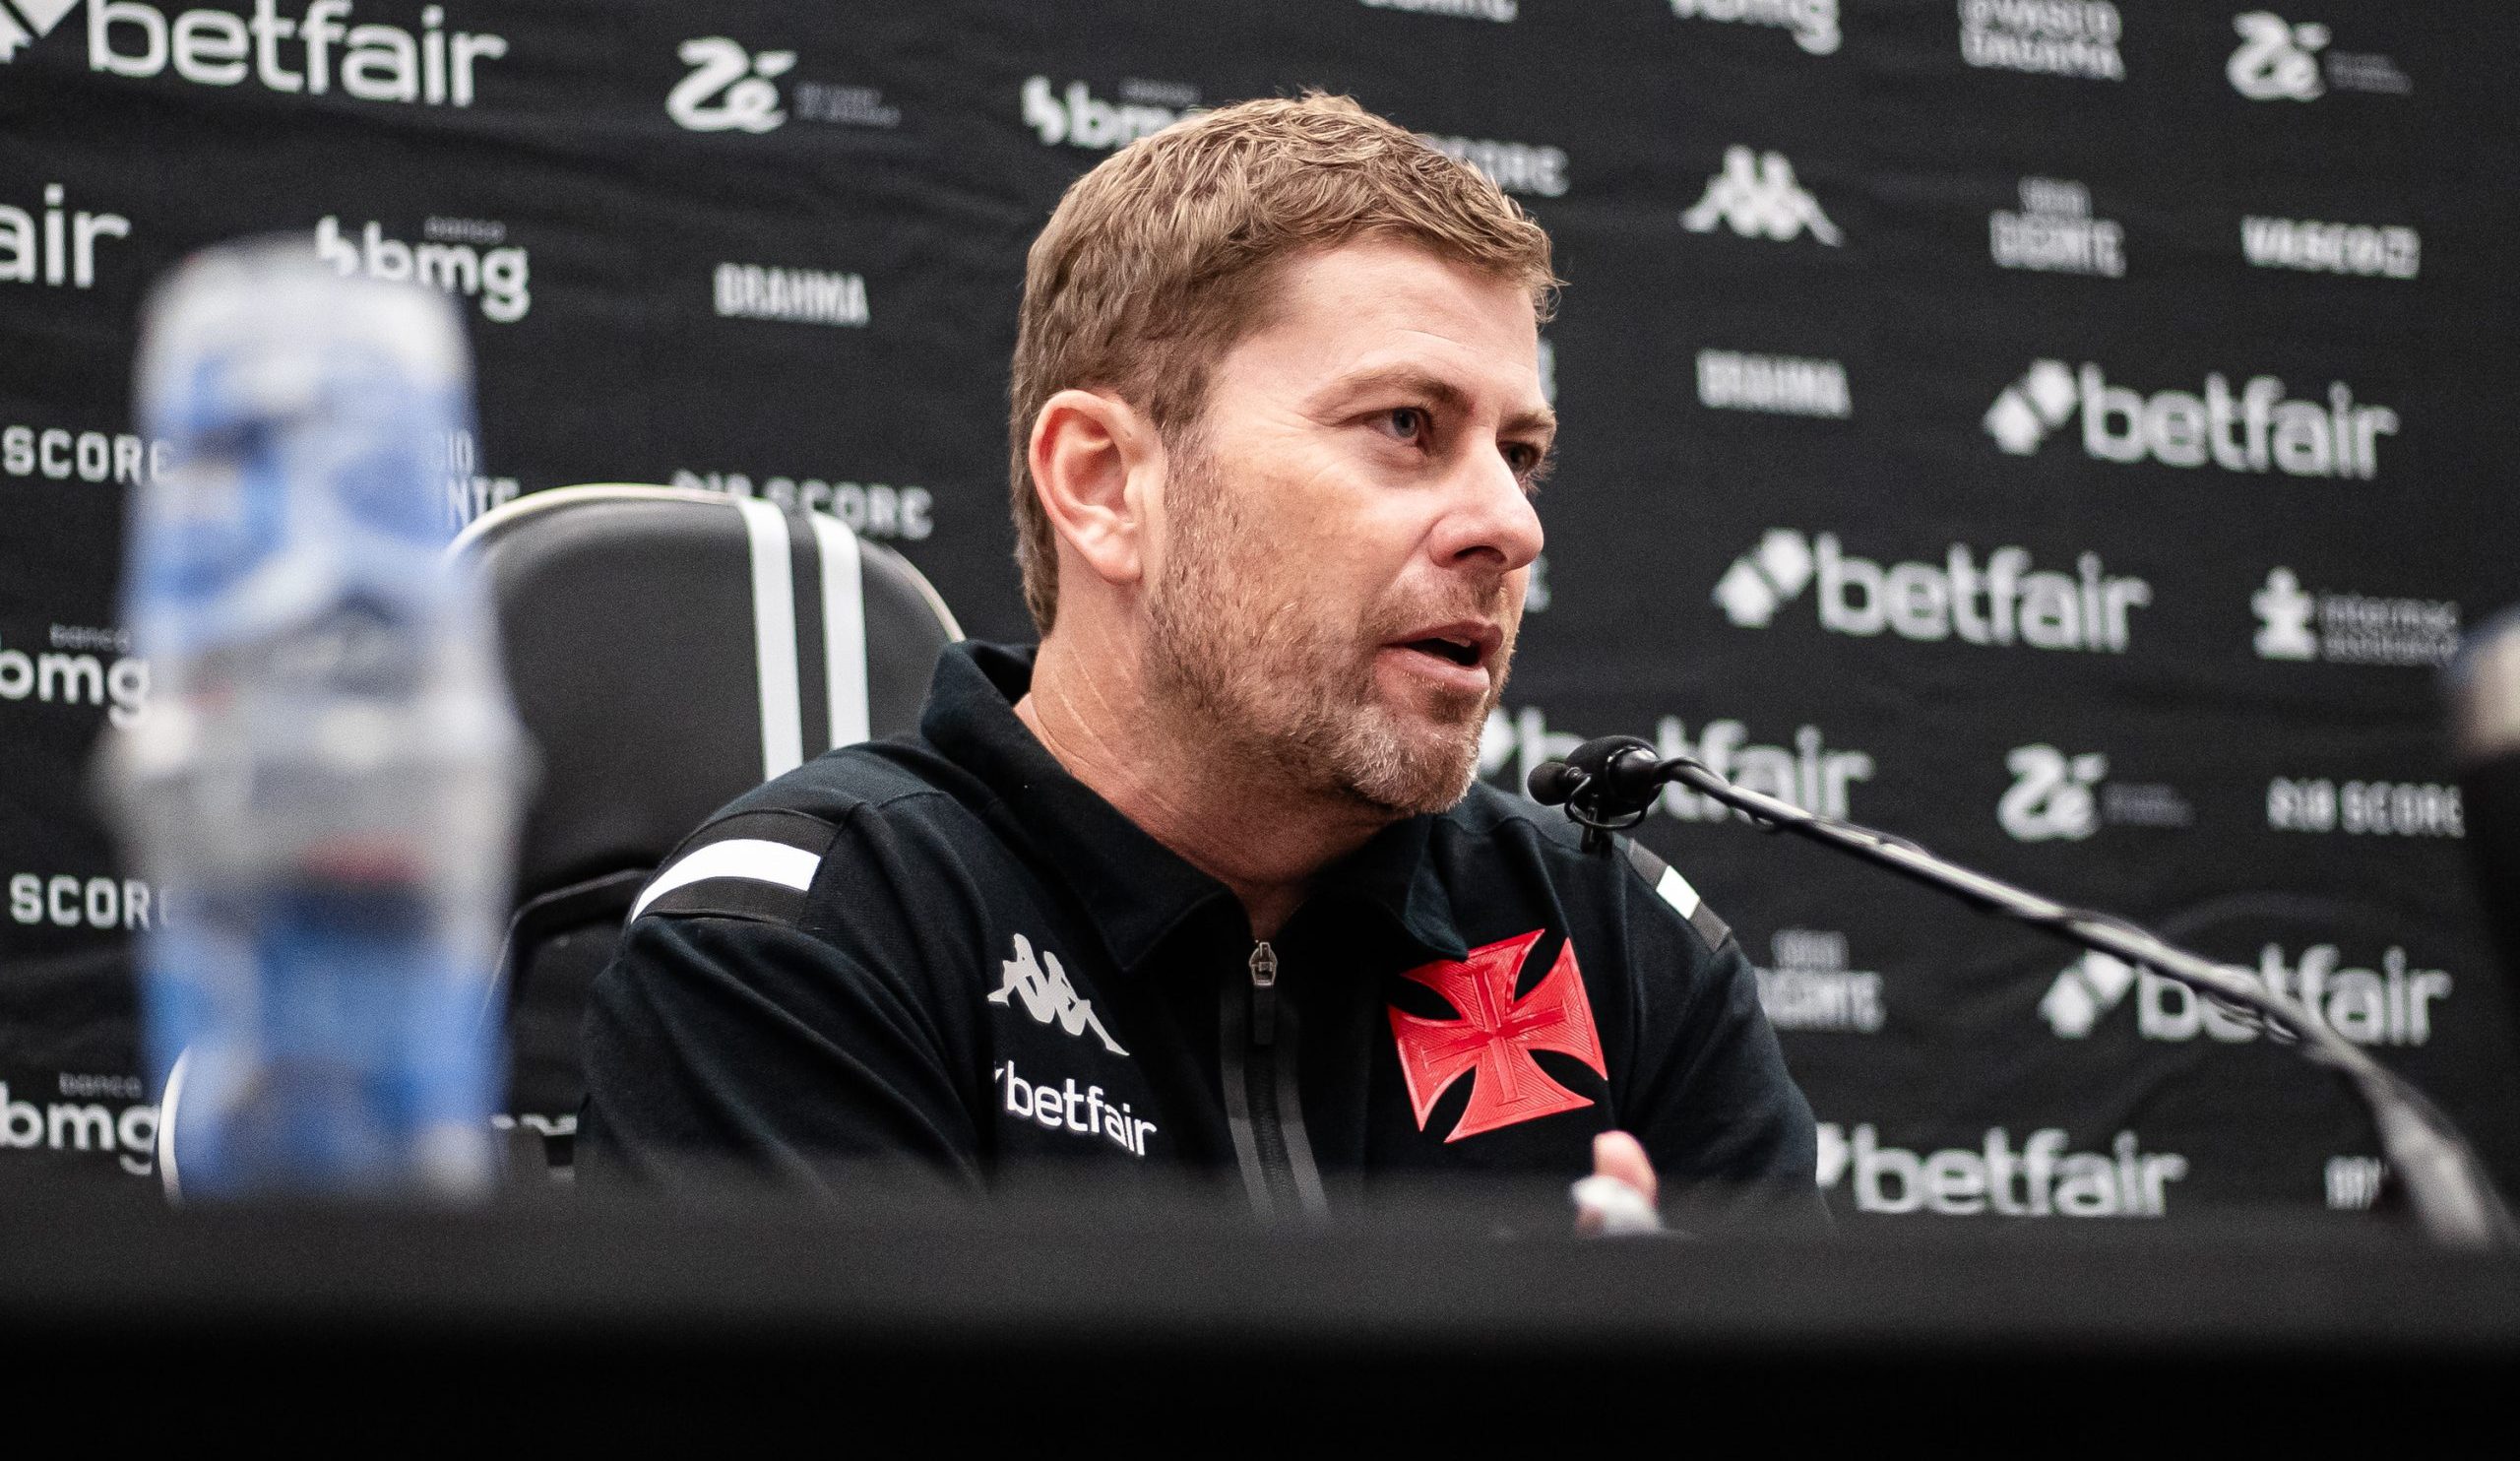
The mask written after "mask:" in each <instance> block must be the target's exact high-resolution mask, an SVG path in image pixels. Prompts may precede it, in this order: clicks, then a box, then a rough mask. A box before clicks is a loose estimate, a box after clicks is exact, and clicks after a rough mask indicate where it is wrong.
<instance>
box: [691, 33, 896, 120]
mask: <svg viewBox="0 0 2520 1461" xmlns="http://www.w3.org/2000/svg"><path fill="white" fill-rule="evenodd" d="M675 54H676V55H678V56H680V57H681V58H682V64H684V65H685V66H688V67H690V68H691V74H690V75H689V76H686V77H684V78H683V79H682V80H681V81H680V82H678V83H676V84H675V86H674V89H673V90H672V91H671V92H669V93H667V94H666V95H665V115H667V116H669V117H671V118H673V122H674V125H675V126H677V127H681V128H683V129H685V130H687V131H692V132H749V133H753V134H755V135H758V134H760V133H764V132H775V131H777V130H779V128H780V127H782V126H784V125H786V124H787V122H788V118H789V116H790V115H791V113H790V111H788V110H785V109H783V98H782V97H781V95H780V87H779V81H780V78H781V77H784V76H787V75H788V73H789V72H790V71H792V70H794V69H795V66H796V53H795V52H794V51H773V50H764V51H753V50H747V49H745V48H744V46H743V45H742V44H741V43H740V42H738V41H734V40H730V39H728V38H726V37H725V36H724V35H704V36H701V37H700V38H698V39H696V40H686V41H684V42H683V43H682V45H681V46H680V47H679V48H678V49H677V50H676V51H675ZM789 104H792V107H793V111H792V115H793V116H794V118H795V119H796V120H798V121H806V122H834V123H838V124H841V125H844V126H854V127H898V126H900V125H901V122H902V110H901V108H900V107H898V106H888V105H886V104H885V103H884V94H883V93H881V92H879V91H877V90H875V89H874V88H872V87H854V86H834V85H831V84H828V83H824V82H812V81H799V82H795V83H794V84H793V87H792V94H791V98H790V101H789Z"/></svg>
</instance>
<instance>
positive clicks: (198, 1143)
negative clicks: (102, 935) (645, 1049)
mask: <svg viewBox="0 0 2520 1461" xmlns="http://www.w3.org/2000/svg"><path fill="white" fill-rule="evenodd" d="M138 406H139V415H140V419H141V427H142V429H143V430H144V431H146V432H147V433H148V434H150V435H152V436H156V437H161V438H164V439H165V440H167V441H169V442H170V443H172V444H173V454H174V457H175V459H176V463H177V466H176V470H174V471H172V472H170V473H168V474H166V475H165V476H162V477H161V478H159V479H158V481H157V482H156V483H155V484H153V485H151V486H149V487H147V488H145V489H143V490H142V492H141V493H140V494H139V495H138V497H137V498H136V499H135V504H134V510H133V513H132V519H131V525H132V526H131V543H130V550H129V558H128V562H127V566H126V571H125V580H124V615H125V621H126V622H127V623H129V624H130V625H131V626H132V628H133V630H134V633H135V635H136V637H137V639H138V642H139V644H140V645H141V646H142V648H143V652H144V653H146V654H147V655H148V656H149V657H150V660H151V662H152V666H153V668H154V672H155V674H156V675H157V692H156V703H155V706H154V708H153V709H152V711H151V713H150V715H149V716H148V717H147V718H146V719H145V720H144V721H143V722H142V723H141V724H140V725H139V726H138V727H137V728H135V729H134V730H133V731H130V732H128V733H127V734H125V735H123V736H122V737H120V738H119V739H118V740H116V741H115V742H114V743H113V744H112V745H111V747H110V749H109V750H108V751H107V753H106V760H105V766H104V776H105V783H106V786H105V794H106V796H107V798H108V800H109V801H110V802H111V804H112V809H113V810H114V812H115V813H116V814H117V817H118V820H119V822H120V826H121V828H122V831H123V834H124V838H125V841H126V843H127V847H128V852H129V854H130V856H131V857H132V858H133V859H134V860H135V861H136V862H138V863H139V864H140V865H141V866H142V867H144V868H145V869H146V872H147V875H148V876H149V877H150V878H151V879H153V880H156V881H158V884H159V886H160V887H161V888H162V889H164V893H163V895H162V896H163V898H164V905H163V906H164V908H165V913H166V916H165V917H164V918H162V919H160V920H159V921H158V925H157V926H156V927H155V928H153V929H152V930H151V932H150V935H149V938H148V940H147V943H146V946H145V951H144V954H143V958H142V968H143V975H142V979H143V995H142V999H143V1009H144V1012H145V1016H146V1024H147V1051H148V1058H149V1062H150V1070H151V1073H152V1075H153V1077H154V1078H155V1079H157V1080H158V1081H160V1082H162V1084H163V1091H162V1095H161V1106H160V1112H161V1113H160V1128H159V1130H160V1137H159V1154H160V1159H161V1162H162V1165H163V1169H164V1175H165V1179H166V1182H167V1186H168V1190H169V1191H170V1192H175V1193H178V1194H180V1195H181V1196H184V1197H187V1198H190V1197H196V1196H219V1197H224V1196H237V1195H247V1194H254V1193H271V1192H284V1191H295V1192H320V1193H359V1194H369V1193H374V1194H390V1193H410V1194H431V1195H444V1196H459V1195H463V1194H467V1193H474V1192H479V1191H482V1190H484V1189H486V1188H487V1186H488V1185H489V1183H490V1181H491V1179H492V1176H493V1174H494V1171H495V1150H494V1148H493V1146H492V1144H491V1143H492V1134H491V1129H490V1124H489V1121H490V1114H491V1111H492V1106H493V1102H494V1100H495V1094H496V1089H497V1086H496V1082H497V1075H498V1061H497V1058H496V1055H497V1050H496V1042H497V1023H496V1021H495V1019H489V1020H485V1019H484V1018H483V1017H482V1015H483V1001H484V998H485V996H486V993H487V990H488V985H489V976H490V971H491V966H492V963H493V961H494V959H495V951H496V949H497V946H498V929H499V922H500V918H501V915H502V913H503V912H504V907H505V899H506V893H507V884H508V877H509V864H510V861H511V858H512V857H513V852H512V849H513V844H514V838H515V825H516V819H517V807H518V803H519V800H520V795H519V792H520V788H519V785H518V784H519V781H520V772H519V746H520V738H519V735H518V733H517V731H516V728H515V718H514V715H513V713H512V712H511V710H510V708H509V703H508V695H507V690H506V687H505V685H504V682H503V681H502V679H501V677H500V673H499V667H498V660H497V655H496V650H495V646H494V642H493V640H492V638H491V636H490V634H489V632H488V621H487V618H486V615H485V614H484V612H483V610H482V607H481V604H480V601H479V598H478V596H477V594H476V592H475V591H474V590H473V587H472V586H471V584H470V583H469V581H468V580H466V579H465V578H463V577H461V576H460V575H459V574H458V572H457V571H456V570H455V569H454V568H453V567H451V566H450V565H449V563H448V562H447V560H446V559H445V558H444V557H443V556H442V554H441V551H440V550H441V549H442V548H443V546H444V545H445V543H446V540H447V539H448V537H449V536H450V525H449V524H448V522H447V520H446V518H445V516H444V514H443V509H442V507H441V504H440V501H439V498H440V495H441V493H440V484H441V482H442V481H443V479H444V477H445V476H446V469H445V462H446V459H447V453H448V450H449V445H450V443H451V442H453V441H454V440H456V439H457V433H459V432H464V431H469V430H470V429H471V426H472V375H471V361H470V358H469V355H468V353H467V350H466V348H465V344H464V339H463V336H462V334H461V332H460V330H459V328H458V326H457V323H456V319H455V315H454V312H453V310H452V308H451V307H450V306H449V305H448V304H447V302H446V301H445V299H444V298H443V297H441V296H440V295H438V294H436V293H434V292H431V291H425V290H421V289H417V288H411V287H407V286H394V285H388V284H382V283H377V282H372V281H367V280H357V279H343V278H340V277H338V276H336V275H335V274H334V272H333V271H332V270H330V269H328V268H326V267H325V266H324V265H323V264H322V262H321V261H320V260H318V259H317V257H316V256H315V254H314V253H313V252H312V251H311V250H307V249H304V248H299V247H293V246H290V245H286V244H281V243H249V244H242V245H235V246H230V247H224V248H220V249H214V250H211V251H209V252H206V253H204V254H202V255H200V256H198V257H196V258H195V259H193V260H191V261H190V262H188V263H186V264H185V265H184V266H183V267H182V268H181V269H180V270H179V271H178V272H177V273H176V274H175V275H174V276H173V278H172V279H171V280H170V281H169V282H168V283H167V284H165V285H164V286H161V287H160V288H159V290H158V294H157V296H156V298H155V299H154V300H153V301H152V303H151V306H150V310H149V313H148V317H147V320H146V324H145V328H144V333H143V339H142V345H141V352H140V363H139V379H138ZM179 1057H180V1058H179Z"/></svg>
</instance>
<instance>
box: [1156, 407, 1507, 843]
mask: <svg viewBox="0 0 2520 1461" xmlns="http://www.w3.org/2000/svg"><path fill="white" fill-rule="evenodd" d="M1172 455H1173V459H1174V460H1175V461H1178V462H1181V463H1182V464H1183V468H1182V470H1181V471H1180V472H1179V473H1177V474H1176V475H1175V476H1174V477H1173V489H1172V491H1170V492H1169V493H1168V494H1167V495H1168V497H1169V500H1170V506H1171V509H1172V512H1171V525H1170V535H1169V540H1168V542H1167V544H1166V548H1167V551H1166V555H1165V565H1164V569H1163V571H1162V572H1161V573H1160V574H1159V575H1158V576H1157V578H1156V581H1155V582H1154V583H1153V584H1152V585H1151V586H1150V588H1149V591H1148V594H1147V635H1146V662H1145V676H1146V689H1147V693H1148V695H1149V697H1150V698H1151V699H1153V700H1155V701H1156V702H1158V704H1159V705H1161V706H1162V707H1164V709H1165V710H1166V712H1168V718H1169V719H1171V720H1172V721H1173V723H1174V725H1175V726H1176V727H1177V728H1178V729H1179V730H1180V731H1182V732H1183V733H1184V734H1186V735H1189V736H1194V737H1197V738H1198V740H1199V742H1200V743H1202V744H1203V745H1204V746H1205V747H1206V748H1207V751H1208V753H1209V754H1211V755H1214V754H1218V753H1224V754H1227V755H1229V756H1230V757H1232V758H1234V759H1236V760H1237V761H1239V762H1242V763H1244V764H1246V765H1247V766H1248V767H1249V768H1250V770H1252V771H1253V772H1257V773H1261V774H1263V775H1265V776H1266V777H1267V778H1268V779H1269V780H1271V781H1274V782H1276V783H1277V784H1278V785H1279V786H1281V787H1283V788H1285V789H1287V790H1288V791H1292V792H1294V793H1297V794H1305V795H1310V796H1316V797H1327V798H1330V799H1333V800H1337V801H1341V802H1345V803H1347V804H1348V805H1350V806H1353V807H1355V808H1357V809H1359V810H1362V811H1365V812H1367V813H1369V814H1371V815H1373V816H1376V817H1378V818H1382V819H1386V820H1396V819H1399V818H1402V817H1411V816H1419V815H1424V814H1429V813H1433V812H1440V811H1443V810H1445V809H1446V808H1448V807H1450V806H1452V805H1453V804H1454V803H1456V802H1458V801H1460V800H1461V798H1462V797H1463V795H1465V794H1467V793H1468V792H1469V791H1470V786H1471V783H1472V782H1473V781H1474V780H1475V779H1476V778H1477V777H1478V774H1479V743H1480V733H1481V731H1482V730H1483V729H1484V727H1485V725H1486V720H1487V712H1488V711H1489V710H1491V709H1493V708H1494V706H1495V704H1496V701H1497V699H1498V697H1499V696H1501V695H1502V694H1503V692H1504V675H1503V673H1502V667H1503V666H1504V665H1505V664H1506V663H1507V662H1508V657H1509V656H1510V654H1511V652H1512V649H1513V641H1512V639H1511V638H1510V637H1509V638H1508V639H1507V640H1506V642H1505V643H1504V644H1503V645H1502V646H1500V647H1499V649H1498V651H1497V656H1496V660H1495V664H1496V665H1497V666H1498V667H1499V673H1498V674H1497V676H1496V680H1495V683H1494V684H1493V685H1491V686H1490V687H1489V689H1488V691H1487V693H1486V694H1485V695H1483V696H1481V697H1480V698H1479V699H1478V701H1477V702H1476V703H1470V702H1467V701H1465V702H1464V703H1462V704H1461V705H1460V706H1459V707H1458V709H1459V711H1460V714H1459V716H1458V718H1457V719H1454V720H1451V721H1449V722H1448V723H1444V724H1441V725H1439V726H1438V727H1437V728H1436V729H1435V730H1434V731H1433V733H1427V732H1425V731H1418V733H1415V734H1413V733H1411V730H1410V729H1404V727H1403V726H1402V725H1401V724H1400V722H1399V719H1398V718H1397V717H1396V716H1395V715H1394V714H1393V713H1392V711H1391V709H1390V708H1389V707H1388V706H1386V705H1385V704H1384V703H1383V701H1382V698H1381V695H1380V694H1379V692H1378V687H1377V685H1376V681H1375V660H1376V658H1377V655H1376V653H1374V652H1371V647H1372V646H1376V645H1379V644H1381V643H1384V642H1386V641H1387V639H1388V638H1389V636H1391V635H1397V634H1403V633H1406V632H1408V630H1409V629H1411V628H1413V627H1415V626H1417V625H1418V624H1422V623H1425V622H1428V620H1429V619H1430V618H1432V619H1442V618H1446V617H1450V616H1453V615H1454V614H1455V613H1456V612H1471V613H1483V614H1487V615H1490V616H1498V617H1501V615H1500V614H1498V613H1497V610H1498V609H1499V608H1500V607H1501V603H1498V602H1497V601H1498V600H1501V597H1502V595H1503V593H1504V590H1503V588H1502V586H1501V581H1500V585H1499V587H1498V589H1497V590H1496V591H1495V593H1494V594H1493V595H1491V596H1489V602H1487V603H1475V604H1458V605H1444V606H1442V608H1441V609H1440V610H1439V611H1436V612H1433V613H1431V614H1430V613H1428V612H1427V611H1426V610H1425V609H1423V608H1420V609H1419V610H1418V611H1417V613H1416V616H1415V617H1413V618H1412V619H1410V621H1409V622H1407V623H1379V622H1377V623H1372V624H1366V625H1357V624H1339V623H1335V622H1329V621H1326V620H1324V619H1322V618H1319V617H1307V615H1306V609H1307V608H1309V607H1310V606H1311V603H1310V602H1309V601H1308V600H1307V599H1306V598H1305V597H1304V595H1303V585H1302V582H1301V579H1300V577H1299V576H1292V577H1291V578H1290V579H1289V580H1288V581H1287V582H1284V583H1273V582H1270V581H1269V580H1267V579H1266V578H1265V577H1264V576H1263V565H1266V564H1269V563H1270V562H1271V561H1272V559H1271V556H1270V554H1271V548H1270V546H1269V545H1268V544H1266V543H1264V542H1261V541H1259V540H1258V534H1257V532H1256V531H1255V530H1254V528H1253V526H1252V524H1251V522H1250V515H1249V513H1248V512H1247V510H1246V508H1245V505H1244V503H1243V501H1242V499H1241V494H1238V493H1236V492H1234V491H1233V490H1232V489H1231V487H1230V486H1229V484H1227V483H1226V482H1224V481H1222V480H1220V478H1219V476H1218V474H1217V472H1216V470H1215V465H1214V463H1213V461H1212V460H1211V459H1210V458H1209V456H1208V455H1207V454H1206V453H1205V452H1204V451H1202V450H1200V449H1199V448H1198V447H1197V445H1196V444H1189V445H1188V446H1187V449H1186V450H1176V451H1174V452H1173V453H1172ZM1447 708H1448V709H1450V708H1452V707H1447Z"/></svg>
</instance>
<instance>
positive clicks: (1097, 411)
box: [1031, 390, 1163, 584]
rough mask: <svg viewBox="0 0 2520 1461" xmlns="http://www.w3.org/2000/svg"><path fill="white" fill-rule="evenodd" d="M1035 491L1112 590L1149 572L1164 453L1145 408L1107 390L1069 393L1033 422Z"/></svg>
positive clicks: (1059, 530)
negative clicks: (1148, 556) (1152, 523)
mask: <svg viewBox="0 0 2520 1461" xmlns="http://www.w3.org/2000/svg"><path fill="white" fill-rule="evenodd" d="M1031 450H1032V455H1031V461H1032V468H1033V490H1034V491H1035V492H1036V493H1037V494H1038V495H1039V496H1040V502H1041V510H1042V511H1043V512H1044V513H1046V514H1048V516H1049V520H1050V528H1051V530H1052V531H1053V532H1055V533H1056V534H1057V535H1058V538H1059V541H1060V543H1061V544H1062V547H1063V550H1064V551H1065V552H1068V553H1073V554H1075V555H1076V556H1077V557H1078V558H1081V559H1083V560H1084V564H1085V567H1086V569H1087V570H1088V571H1089V572H1091V573H1093V574H1094V575H1095V576H1096V577H1098V578H1100V579H1102V580H1103V581H1104V582H1105V583H1111V584H1134V583H1136V582H1137V581H1138V580H1139V579H1140V578H1141V577H1142V576H1143V575H1144V573H1145V569H1146V544H1147V540H1148V531H1149V528H1150V516H1151V515H1152V514H1154V513H1157V512H1160V511H1161V510H1162V509H1161V507H1160V506H1159V505H1158V504H1157V503H1156V502H1155V501H1154V493H1153V491H1152V490H1151V489H1152V487H1153V485H1154V484H1155V483H1156V482H1158V481H1160V480H1161V479H1162V472H1161V465H1162V462H1163V446H1162V442H1161V440H1160V438H1159V437H1158V436H1157V434H1156V431H1155V428H1154V426H1153V425H1152V424H1151V423H1150V422H1149V421H1148V420H1147V419H1146V417H1145V416H1143V415H1141V414H1140V413H1138V411H1137V409H1136V408H1134V407H1132V406H1130V405H1129V404H1128V403H1127V402H1125V401H1122V400H1120V399H1119V398H1117V397H1115V396H1111V395H1107V394H1105V393H1103V392H1100V391H1078V390H1068V391H1061V392H1059V393H1058V394H1057V395H1055V396H1052V397H1051V398H1050V399H1049V400H1048V402H1046V403H1044V404H1043V406H1042V407H1041V411H1040V414H1039V415H1037V416H1035V417H1034V418H1033V442H1032V449H1031Z"/></svg>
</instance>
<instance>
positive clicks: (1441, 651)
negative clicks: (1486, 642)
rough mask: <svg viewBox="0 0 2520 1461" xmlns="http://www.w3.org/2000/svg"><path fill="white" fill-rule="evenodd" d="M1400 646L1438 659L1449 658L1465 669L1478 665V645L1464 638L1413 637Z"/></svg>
mask: <svg viewBox="0 0 2520 1461" xmlns="http://www.w3.org/2000/svg"><path fill="white" fill-rule="evenodd" d="M1401 648H1402V649H1407V650H1416V651H1417V652H1418V653H1419V654H1421V655H1432V656H1434V657H1435V658H1436V659H1438V660H1449V661H1451V662H1452V663H1454V664H1455V665H1459V666H1461V667H1463V668H1465V669H1468V668H1475V667H1478V665H1479V646H1477V645H1475V644H1472V643H1471V642H1470V641H1468V640H1465V639H1443V638H1433V639H1413V640H1411V641H1409V642H1408V643H1407V644H1404V645H1402V646H1401Z"/></svg>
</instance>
